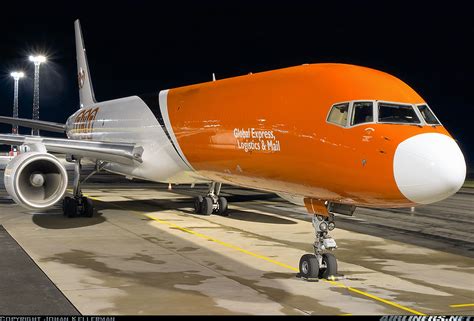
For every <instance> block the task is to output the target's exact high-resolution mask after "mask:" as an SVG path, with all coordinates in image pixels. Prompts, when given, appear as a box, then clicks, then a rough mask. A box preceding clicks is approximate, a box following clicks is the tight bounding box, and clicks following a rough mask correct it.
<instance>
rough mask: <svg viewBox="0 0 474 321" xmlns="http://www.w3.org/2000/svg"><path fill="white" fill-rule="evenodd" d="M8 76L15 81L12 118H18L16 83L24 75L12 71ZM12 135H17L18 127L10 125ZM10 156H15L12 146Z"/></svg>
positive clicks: (14, 149)
mask: <svg viewBox="0 0 474 321" xmlns="http://www.w3.org/2000/svg"><path fill="white" fill-rule="evenodd" d="M10 75H11V76H12V77H13V80H15V86H14V89H13V118H18V83H19V81H20V78H22V77H24V76H25V74H24V73H22V72H21V71H14V72H12V73H11V74H10ZM12 133H13V134H15V135H16V134H18V125H15V124H14V125H12ZM10 154H11V155H13V156H14V155H15V154H16V147H15V146H13V145H12V146H11V149H10Z"/></svg>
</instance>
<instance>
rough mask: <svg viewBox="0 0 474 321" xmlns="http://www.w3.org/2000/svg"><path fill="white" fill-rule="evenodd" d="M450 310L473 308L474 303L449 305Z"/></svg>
mask: <svg viewBox="0 0 474 321" xmlns="http://www.w3.org/2000/svg"><path fill="white" fill-rule="evenodd" d="M449 307H451V308H465V307H474V303H465V304H451V305H450V306H449Z"/></svg>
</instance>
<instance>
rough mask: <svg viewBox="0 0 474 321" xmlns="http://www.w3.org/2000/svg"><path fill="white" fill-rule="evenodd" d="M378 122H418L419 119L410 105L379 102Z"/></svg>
mask: <svg viewBox="0 0 474 321" xmlns="http://www.w3.org/2000/svg"><path fill="white" fill-rule="evenodd" d="M379 122H380V123H397V124H419V123H420V119H419V118H418V116H417V115H416V113H415V110H414V109H413V106H411V105H396V104H387V103H379Z"/></svg>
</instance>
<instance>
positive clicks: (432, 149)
mask: <svg viewBox="0 0 474 321" xmlns="http://www.w3.org/2000/svg"><path fill="white" fill-rule="evenodd" d="M393 173H394V176H395V182H396V183H397V185H398V189H399V190H400V192H401V193H402V194H403V195H404V196H405V197H406V198H407V199H409V200H410V201H412V202H415V203H419V204H429V203H433V202H437V201H440V200H442V199H445V198H447V197H449V196H451V195H453V194H454V193H456V192H457V191H458V190H459V189H460V188H461V186H462V185H463V183H464V179H465V178H466V162H465V160H464V155H463V154H462V152H461V150H460V149H459V146H458V144H457V143H456V142H455V141H454V140H453V139H452V138H451V137H449V136H446V135H442V134H437V133H426V134H420V135H416V136H413V137H410V138H408V139H406V140H404V141H403V142H401V143H400V144H399V145H398V147H397V149H396V151H395V156H394V159H393Z"/></svg>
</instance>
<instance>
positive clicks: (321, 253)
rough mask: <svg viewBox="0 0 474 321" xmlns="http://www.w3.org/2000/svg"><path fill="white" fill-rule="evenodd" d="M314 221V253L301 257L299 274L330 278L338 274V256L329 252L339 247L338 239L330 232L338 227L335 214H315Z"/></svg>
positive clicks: (309, 278)
mask: <svg viewBox="0 0 474 321" xmlns="http://www.w3.org/2000/svg"><path fill="white" fill-rule="evenodd" d="M312 222H313V227H314V232H315V237H316V240H315V241H314V244H313V248H314V254H305V255H303V256H302V257H301V259H300V264H299V269H300V272H299V274H298V276H299V277H301V278H303V279H306V280H317V279H329V278H331V277H334V276H336V275H337V260H336V257H335V256H334V255H333V254H332V253H329V252H328V251H332V250H335V249H336V248H337V245H336V241H335V240H334V239H333V238H332V237H331V236H330V235H329V234H328V231H332V230H333V229H334V228H335V227H336V225H335V223H334V214H332V213H329V216H328V217H324V216H320V215H313V218H312Z"/></svg>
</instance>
